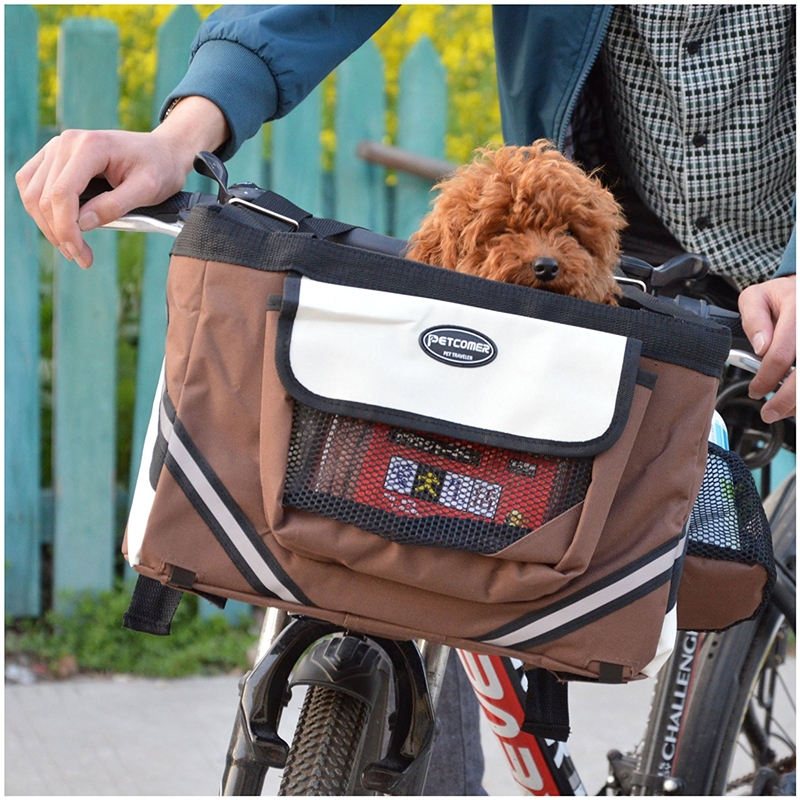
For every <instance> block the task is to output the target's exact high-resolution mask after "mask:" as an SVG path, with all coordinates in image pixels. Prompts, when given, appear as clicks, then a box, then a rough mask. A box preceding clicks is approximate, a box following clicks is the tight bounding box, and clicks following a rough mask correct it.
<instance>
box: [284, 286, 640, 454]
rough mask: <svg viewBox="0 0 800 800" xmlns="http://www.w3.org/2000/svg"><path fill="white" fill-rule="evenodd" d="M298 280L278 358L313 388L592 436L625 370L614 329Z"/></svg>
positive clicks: (510, 428) (442, 415) (461, 417)
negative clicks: (285, 345)
mask: <svg viewBox="0 0 800 800" xmlns="http://www.w3.org/2000/svg"><path fill="white" fill-rule="evenodd" d="M288 283H289V282H288V281H287V285H288ZM299 284H300V288H299V294H298V297H297V307H296V310H295V315H294V320H293V322H292V327H291V339H290V347H289V352H288V358H289V365H290V370H291V373H292V375H293V376H294V379H295V380H296V381H297V382H298V383H299V384H300V385H301V386H302V387H303V388H304V389H305V390H306V391H307V392H310V393H311V394H313V395H316V396H318V397H321V398H327V399H330V400H336V401H342V402H345V403H354V404H361V405H369V406H376V407H380V408H384V409H394V410H397V411H401V412H405V413H408V414H412V415H416V416H421V417H425V418H433V419H444V420H448V421H450V422H451V423H453V424H455V425H465V426H469V427H472V428H477V429H482V430H486V431H492V432H499V433H502V434H507V435H510V436H515V437H524V438H526V439H536V440H546V441H551V442H565V443H582V442H589V441H592V440H596V439H599V438H601V437H603V435H604V434H606V433H607V432H608V431H609V429H610V427H611V425H612V421H614V419H615V411H616V410H617V404H618V396H619V395H620V386H621V383H622V378H623V374H624V373H630V371H631V364H630V363H628V367H627V370H626V369H625V367H626V357H625V356H626V345H627V343H628V341H629V340H628V339H626V338H625V337H623V336H618V335H615V334H610V333H604V332H601V331H595V330H590V329H587V328H579V327H574V326H571V325H564V324H560V323H556V322H549V321H544V320H540V319H533V318H530V317H524V316H518V315H516V314H508V313H501V312H498V311H491V310H487V309H482V308H475V307H473V306H467V305H461V304H457V303H451V302H445V301H441V300H434V299H430V298H425V297H416V296H409V295H401V294H394V293H390V292H384V291H376V290H373V289H362V288H354V287H349V286H339V285H335V284H329V283H323V282H320V281H315V280H312V279H309V278H306V277H303V278H301V279H299ZM446 328H449V329H451V330H450V331H449V332H448V331H445V330H444V329H446ZM453 329H454V330H453ZM431 331H433V334H434V337H436V338H434V340H433V342H434V347H433V348H431V347H428V346H427V345H428V340H430V338H431V337H430V332H431ZM460 331H465V332H466V335H463V336H462V335H460ZM426 332H427V333H428V334H429V335H428V336H427V337H423V334H424V333H426ZM421 337H422V339H421ZM423 345H425V346H423ZM492 348H493V350H492ZM629 349H630V348H628V350H629ZM432 350H433V352H432ZM464 359H471V360H470V361H467V362H466V364H465V361H464ZM630 360H631V359H630V358H629V359H628V362H630ZM476 363H479V365H476ZM633 371H634V380H635V368H634V370H633ZM628 378H629V380H630V375H628ZM631 391H632V389H631ZM629 402H630V399H629V398H628V403H629ZM624 415H625V416H627V408H626V409H624Z"/></svg>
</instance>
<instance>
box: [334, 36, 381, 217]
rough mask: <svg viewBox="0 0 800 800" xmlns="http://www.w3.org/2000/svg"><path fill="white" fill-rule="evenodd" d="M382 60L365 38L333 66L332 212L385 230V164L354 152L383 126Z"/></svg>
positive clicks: (374, 137) (376, 138)
mask: <svg viewBox="0 0 800 800" xmlns="http://www.w3.org/2000/svg"><path fill="white" fill-rule="evenodd" d="M384 91H385V90H384V65H383V58H382V57H381V54H380V52H379V51H378V48H377V47H376V46H375V44H374V43H373V42H372V41H367V42H366V43H365V44H364V45H362V46H361V47H360V48H359V49H358V50H356V52H355V53H353V55H351V56H350V58H348V59H347V60H346V61H344V62H343V63H342V64H341V65H340V66H339V68H338V69H337V71H336V165H335V169H334V174H333V186H334V208H335V211H334V213H335V216H336V218H337V219H340V220H342V221H343V222H351V223H353V224H354V225H360V226H362V227H364V228H369V229H370V230H373V231H377V232H378V233H388V232H389V224H388V219H387V203H386V170H385V169H383V168H382V167H380V166H378V165H377V164H368V163H367V162H365V161H362V160H361V159H360V158H358V156H357V155H356V147H357V146H358V143H359V142H360V141H362V140H364V139H370V140H372V141H376V142H380V141H382V140H383V137H384V134H385V131H386V98H385V94H384Z"/></svg>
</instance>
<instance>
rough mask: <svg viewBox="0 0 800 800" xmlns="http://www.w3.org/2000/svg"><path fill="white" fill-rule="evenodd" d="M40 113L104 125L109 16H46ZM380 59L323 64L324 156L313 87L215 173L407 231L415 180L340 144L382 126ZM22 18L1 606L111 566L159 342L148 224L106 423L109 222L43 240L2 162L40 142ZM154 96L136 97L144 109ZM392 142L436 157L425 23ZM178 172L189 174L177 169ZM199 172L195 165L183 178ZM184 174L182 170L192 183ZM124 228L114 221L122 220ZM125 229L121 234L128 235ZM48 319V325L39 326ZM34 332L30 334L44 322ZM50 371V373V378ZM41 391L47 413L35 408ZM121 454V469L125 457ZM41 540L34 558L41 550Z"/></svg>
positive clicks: (111, 269)
mask: <svg viewBox="0 0 800 800" xmlns="http://www.w3.org/2000/svg"><path fill="white" fill-rule="evenodd" d="M198 25H199V19H198V17H197V14H196V12H195V11H194V9H193V8H192V7H191V6H178V7H177V8H176V10H175V11H174V12H173V14H172V15H171V16H170V17H169V18H168V19H167V21H166V22H165V23H164V24H163V25H162V27H161V28H160V30H159V35H158V43H157V47H158V67H157V76H156V88H155V97H156V98H163V97H165V96H166V94H167V93H168V91H169V90H170V89H171V88H172V87H173V86H174V85H176V84H177V82H178V80H179V78H180V77H181V76H182V74H183V71H184V69H185V65H186V62H187V54H188V52H189V47H190V43H191V40H192V38H193V36H194V33H195V31H196V29H197V26H198ZM58 51H59V55H58V86H59V95H58V98H57V128H58V129H66V128H113V127H118V100H119V87H118V78H117V64H118V54H119V32H118V30H117V29H116V27H115V26H114V25H113V24H112V23H111V22H108V21H105V20H100V19H88V18H83V19H81V18H72V19H69V20H67V21H65V22H64V23H63V24H62V26H61V28H60V31H59V43H58ZM383 76H384V67H383V63H382V59H381V56H380V54H379V52H378V50H377V48H376V47H375V46H374V45H373V44H372V43H371V42H367V43H366V44H365V45H364V46H363V47H362V48H361V49H360V50H358V51H357V52H356V53H354V54H353V55H352V56H351V57H350V58H349V59H348V60H347V61H346V62H345V63H344V64H342V65H341V66H340V67H339V69H338V71H337V75H336V81H337V102H336V110H335V132H336V139H337V151H336V156H335V167H334V169H333V171H332V172H326V171H324V170H323V168H322V166H321V155H322V154H321V145H320V132H321V128H322V94H321V90H320V89H317V90H315V91H314V92H313V93H312V94H311V95H310V96H309V97H308V98H307V99H306V100H305V101H304V103H303V104H302V105H301V106H300V107H298V109H297V110H296V111H294V112H293V113H292V114H290V115H289V116H288V117H286V118H285V119H281V120H278V121H276V122H274V123H272V124H271V131H270V133H271V136H270V137H269V142H270V148H269V152H268V153H267V155H266V158H265V154H264V143H263V140H262V138H261V137H256V138H255V139H253V140H251V141H250V142H248V143H247V144H246V145H245V146H244V147H243V148H242V149H241V151H240V152H239V153H237V155H236V156H235V157H234V158H233V159H232V160H231V161H230V162H229V163H228V165H227V167H228V172H229V177H230V180H231V182H237V181H244V180H250V181H254V182H255V183H258V184H259V185H261V186H264V187H265V188H270V189H273V190H274V191H276V192H279V193H281V194H283V195H285V196H287V197H289V198H290V199H291V200H292V201H293V202H294V203H296V204H297V205H299V206H301V207H304V208H306V209H307V210H309V211H310V212H311V213H313V214H316V215H319V216H336V217H338V218H339V219H342V220H346V221H348V222H352V223H355V224H357V225H362V226H365V227H368V228H371V229H373V230H376V231H378V232H381V233H391V234H394V235H397V236H403V237H405V236H408V235H409V234H410V233H411V232H412V231H413V230H414V229H415V227H416V226H417V224H418V222H419V220H420V218H421V217H422V215H423V214H424V213H425V212H426V210H427V208H428V204H429V201H430V188H431V180H429V179H428V180H426V179H423V178H420V177H416V176H414V175H411V174H400V175H398V178H397V181H396V185H395V186H393V187H392V188H391V191H390V190H388V189H387V180H386V178H387V173H386V169H385V168H384V167H381V166H379V165H377V164H375V163H370V162H368V161H366V160H364V159H362V158H359V157H358V156H357V154H356V150H357V148H358V145H359V143H360V142H362V141H365V140H368V141H372V142H381V141H382V140H383V139H384V136H385V120H386V105H385V103H386V100H385V97H386V93H385V86H384V77H383ZM38 104H39V100H38V63H37V18H36V14H35V12H34V10H33V8H31V7H30V6H6V8H5V113H6V147H5V209H6V217H5V367H6V372H5V603H6V605H5V608H6V613H7V614H8V615H11V616H13V617H20V616H35V615H38V614H40V613H41V612H42V611H43V610H44V606H46V605H49V604H50V602H51V598H52V602H53V603H54V604H55V606H56V607H58V606H59V603H60V602H61V600H60V598H62V597H66V596H67V593H68V592H69V591H75V590H103V589H108V588H110V587H111V586H112V585H113V582H114V580H115V576H116V575H118V574H119V571H120V570H121V564H120V560H119V558H118V555H117V554H118V552H119V546H120V540H121V535H122V529H123V526H124V516H125V504H126V502H127V498H128V497H129V494H130V487H128V486H121V485H119V483H120V481H119V480H118V478H117V476H118V475H119V474H120V472H128V471H129V472H130V475H131V480H135V475H136V472H137V469H138V464H139V458H140V448H141V443H142V441H143V439H144V431H145V428H146V424H147V418H148V416H149V410H150V406H151V403H152V397H153V392H154V390H155V385H156V381H157V377H158V372H159V369H160V365H161V359H162V356H163V344H164V335H165V315H164V304H165V297H164V287H165V281H166V270H167V263H168V254H169V248H170V245H171V240H169V239H168V238H167V237H163V236H157V235H148V236H147V237H146V238H147V240H146V243H145V247H144V256H143V267H142V269H143V273H142V283H141V295H140V297H139V298H138V304H139V309H140V311H139V319H138V326H137V334H136V337H135V338H136V340H137V347H136V358H137V364H136V399H135V412H134V418H133V424H132V431H121V430H120V427H121V426H120V425H118V413H117V394H118V381H119V364H118V363H117V360H118V348H117V342H118V339H119V337H120V335H122V332H121V331H120V291H121V287H120V286H119V285H118V263H119V256H120V242H121V241H123V242H124V241H125V240H124V239H121V238H120V236H121V235H120V234H118V233H115V232H110V231H95V232H92V233H90V234H88V236H87V240H88V241H89V243H90V245H91V247H92V249H93V250H94V253H95V264H94V266H93V267H92V269H90V270H88V271H83V270H81V269H80V268H78V267H77V266H76V265H75V264H73V263H70V262H68V261H66V260H65V259H63V258H62V257H61V256H60V254H58V253H56V252H55V251H54V250H53V248H50V247H49V246H47V244H46V242H44V240H43V238H42V237H41V236H40V235H39V234H38V232H37V230H36V227H35V225H34V223H33V222H32V220H31V219H30V218H29V217H28V216H27V215H26V213H25V211H24V209H23V207H22V204H21V202H20V199H19V196H18V193H17V190H16V186H15V182H14V174H15V173H16V171H17V170H18V169H19V168H20V167H21V166H22V165H23V164H24V163H25V162H26V161H27V160H28V159H29V158H30V157H31V156H33V155H34V153H35V152H36V151H37V150H38V149H39V147H40V146H41V145H42V144H43V141H44V139H45V136H46V134H47V133H49V132H44V131H42V130H40V128H39V122H38V116H37V115H38ZM157 111H158V109H157V108H155V109H154V110H153V119H154V121H155V118H156V115H157ZM398 114H399V124H398V133H397V142H396V144H397V146H399V147H401V148H404V149H405V150H408V151H411V152H413V153H416V154H418V155H419V156H425V157H428V158H429V159H431V160H439V161H442V160H443V158H444V138H445V124H446V118H447V93H446V86H445V72H444V69H443V67H442V64H441V62H440V60H439V58H438V56H437V54H436V52H435V50H434V48H433V46H432V44H431V42H430V41H429V40H428V39H425V38H423V39H421V40H420V41H419V42H418V44H417V45H416V46H415V47H414V48H413V49H412V50H411V51H410V53H409V55H408V57H407V59H406V61H405V63H404V64H403V66H402V70H401V75H400V80H399V101H398ZM190 180H193V179H190ZM198 180H199V179H198ZM199 186H200V184H199V183H197V182H195V183H191V182H190V184H189V185H188V186H187V188H189V189H191V190H194V189H196V188H199ZM128 236H129V237H130V235H128ZM128 241H129V240H128ZM48 259H49V267H47V268H48V269H51V270H52V274H53V289H52V315H53V323H52V340H53V341H52V361H51V362H49V363H43V358H42V347H43V344H42V342H41V341H40V339H42V338H43V337H42V333H41V331H42V327H41V323H40V319H41V318H42V308H41V306H42V302H43V291H42V283H43V280H42V273H43V271H44V270H43V268H42V263H45V264H48ZM47 336H49V330H47ZM45 338H46V337H45ZM50 386H52V390H50ZM50 405H52V428H51V429H50V430H47V429H43V426H42V422H41V420H42V418H43V417H44V418H45V419H47V420H49V419H50V416H49V415H45V414H43V413H42V411H43V409H44V408H45V407H47V408H48V410H49V407H50ZM125 435H127V436H131V437H132V445H131V448H130V452H131V453H132V455H131V463H130V465H125V467H126V468H125V469H123V468H122V466H123V465H121V464H119V463H117V460H118V457H117V450H118V448H117V438H118V437H120V436H125ZM43 441H44V442H48V441H51V442H52V450H51V452H52V455H51V458H50V462H51V464H52V466H51V471H52V481H51V483H52V485H51V486H42V483H43V470H42V459H41V451H42V442H43ZM128 467H129V469H128ZM43 554H45V556H46V557H45V558H43Z"/></svg>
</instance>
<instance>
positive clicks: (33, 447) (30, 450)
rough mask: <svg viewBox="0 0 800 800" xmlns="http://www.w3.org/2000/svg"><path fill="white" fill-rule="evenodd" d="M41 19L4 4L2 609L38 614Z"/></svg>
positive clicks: (26, 8) (22, 8)
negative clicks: (22, 178) (29, 174)
mask: <svg viewBox="0 0 800 800" xmlns="http://www.w3.org/2000/svg"><path fill="white" fill-rule="evenodd" d="M37 28H38V25H37V20H36V14H35V12H34V10H33V9H32V8H31V7H30V6H6V8H5V30H6V36H5V245H4V255H5V265H4V290H5V610H6V614H10V615H12V616H15V617H21V616H36V615H38V614H39V613H40V611H41V597H40V573H41V565H40V552H41V540H40V537H39V528H40V512H39V484H40V478H41V467H40V463H39V457H40V449H41V437H40V433H39V425H40V421H39V407H40V404H39V350H40V341H39V338H40V337H39V259H38V252H37V246H38V237H37V234H36V226H35V224H34V223H33V220H32V219H31V218H30V217H29V216H28V215H27V214H26V213H25V209H24V207H23V205H22V201H21V200H20V197H19V193H18V192H17V187H16V182H15V180H14V175H15V173H16V172H17V170H18V169H19V168H20V167H21V166H22V165H23V164H24V163H25V162H26V161H27V160H28V159H29V158H31V157H32V156H33V155H34V153H35V151H36V141H37V139H36V134H37V127H38V113H39V62H38V55H37Z"/></svg>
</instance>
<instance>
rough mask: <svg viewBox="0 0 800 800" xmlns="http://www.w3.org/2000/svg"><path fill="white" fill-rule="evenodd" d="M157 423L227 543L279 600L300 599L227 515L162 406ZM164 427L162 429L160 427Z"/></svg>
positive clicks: (296, 600)
mask: <svg viewBox="0 0 800 800" xmlns="http://www.w3.org/2000/svg"><path fill="white" fill-rule="evenodd" d="M161 425H162V432H163V433H164V436H165V438H166V439H167V442H168V449H169V453H170V455H171V456H172V457H173V458H174V459H175V462H176V463H177V464H178V466H179V467H180V468H181V470H183V473H184V475H185V476H186V479H187V480H188V481H189V483H190V484H191V485H192V487H193V488H194V490H195V491H196V492H197V493H198V494H199V495H200V497H201V499H202V501H203V502H204V503H205V505H206V506H207V508H208V510H209V511H210V512H211V514H212V515H213V516H214V518H215V519H216V521H217V522H218V523H219V525H220V527H221V528H222V529H223V530H224V531H225V534H226V535H227V537H228V539H229V540H230V542H231V544H232V545H233V546H234V547H235V548H236V550H237V551H238V552H239V554H240V555H241V556H242V558H244V560H245V561H246V562H247V565H248V566H249V567H250V569H252V570H253V572H254V573H255V574H256V576H257V577H258V579H259V580H260V581H261V583H263V584H264V586H265V587H266V588H267V589H269V590H270V591H271V592H273V593H274V594H276V595H277V596H278V597H280V598H281V599H282V600H288V601H291V602H294V603H299V602H301V601H300V600H299V599H298V598H297V597H295V596H294V594H293V593H292V592H291V591H290V590H289V589H287V588H286V586H284V585H283V584H282V583H281V582H280V580H278V578H277V577H276V576H275V574H274V573H273V572H272V570H270V568H269V566H268V565H267V564H266V562H265V561H264V559H263V558H262V557H261V555H260V553H259V552H258V551H257V550H256V548H255V547H254V546H253V543H252V542H251V541H250V539H249V538H248V537H247V534H246V533H245V532H244V531H243V530H242V527H241V525H239V523H238V522H237V521H236V518H235V517H234V516H233V514H231V512H230V511H229V509H228V507H227V506H226V505H225V503H224V502H223V501H222V498H220V496H219V494H217V491H216V490H215V489H214V487H213V486H212V485H211V483H210V482H209V481H208V479H207V478H206V476H205V475H204V474H203V471H202V470H201V469H200V467H199V466H198V465H197V462H195V460H194V458H192V455H191V453H189V451H188V450H187V449H186V447H185V445H184V444H183V442H182V441H181V440H180V437H178V436H173V435H172V434H173V433H174V430H173V426H172V423H171V422H170V420H169V417H168V416H167V414H166V412H165V410H164V408H163V405H162V410H161ZM165 427H166V430H163V428H165Z"/></svg>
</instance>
